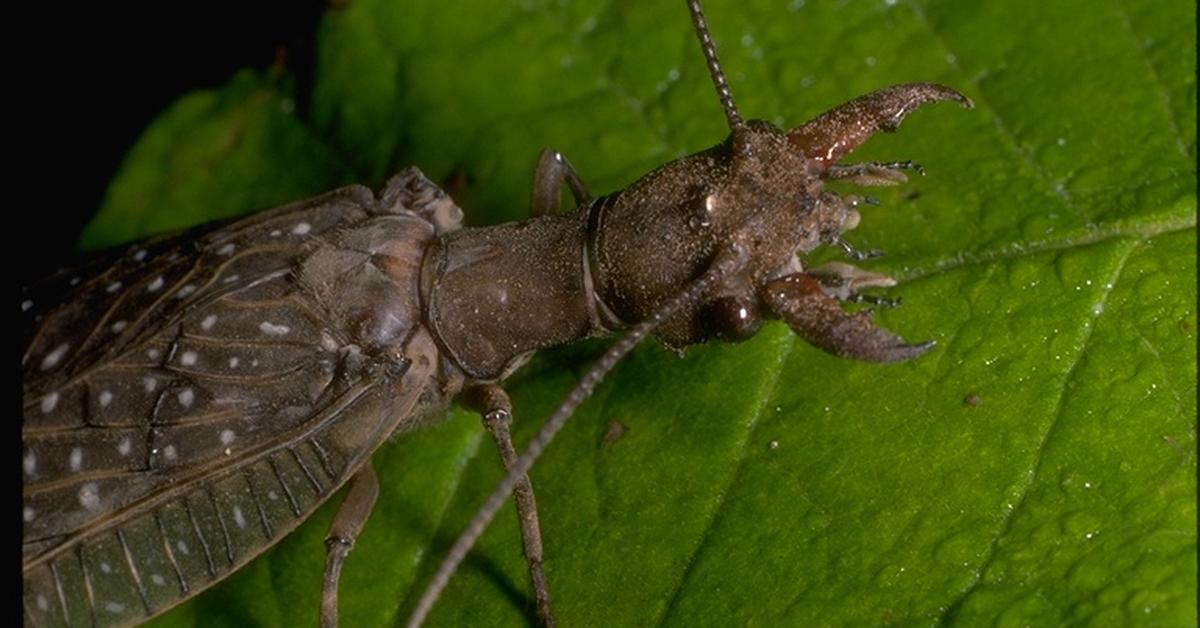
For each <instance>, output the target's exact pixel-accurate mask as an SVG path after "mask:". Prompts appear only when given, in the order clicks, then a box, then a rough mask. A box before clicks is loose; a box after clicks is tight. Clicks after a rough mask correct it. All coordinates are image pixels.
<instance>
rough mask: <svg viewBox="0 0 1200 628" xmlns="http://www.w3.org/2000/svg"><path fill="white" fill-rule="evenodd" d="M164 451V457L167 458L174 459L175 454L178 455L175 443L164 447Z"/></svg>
mask: <svg viewBox="0 0 1200 628" xmlns="http://www.w3.org/2000/svg"><path fill="white" fill-rule="evenodd" d="M162 453H163V458H166V459H167V460H174V459H175V456H176V455H178V452H176V451H175V446H174V445H167V446H166V447H163V452H162Z"/></svg>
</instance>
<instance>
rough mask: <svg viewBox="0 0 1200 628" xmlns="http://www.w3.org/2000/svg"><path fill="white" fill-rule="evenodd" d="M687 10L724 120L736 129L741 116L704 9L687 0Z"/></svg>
mask: <svg viewBox="0 0 1200 628" xmlns="http://www.w3.org/2000/svg"><path fill="white" fill-rule="evenodd" d="M687 5H688V10H689V11H691V13H692V24H693V25H694V26H695V27H696V37H699V38H700V50H702V51H703V52H704V61H705V62H706V63H707V64H708V74H709V76H711V77H712V82H713V87H716V88H717V97H718V98H720V99H721V106H722V107H724V108H725V119H726V120H727V121H728V122H729V128H730V129H731V130H732V129H736V128H738V127H740V126H742V125H743V124H745V123H744V122H743V121H742V114H741V113H738V108H737V105H736V104H735V103H734V102H733V92H731V91H730V90H729V82H728V81H726V80H725V72H724V70H722V69H721V62H720V61H719V60H718V59H717V47H716V45H714V44H713V40H712V35H711V34H710V33H709V32H708V21H707V20H705V19H704V9H703V8H701V7H700V0H687Z"/></svg>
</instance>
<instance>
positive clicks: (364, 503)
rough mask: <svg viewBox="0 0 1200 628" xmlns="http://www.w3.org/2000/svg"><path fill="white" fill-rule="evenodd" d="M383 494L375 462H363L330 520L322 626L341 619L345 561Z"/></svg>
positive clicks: (331, 627)
mask: <svg viewBox="0 0 1200 628" xmlns="http://www.w3.org/2000/svg"><path fill="white" fill-rule="evenodd" d="M377 497H379V479H378V478H377V477H376V476H375V469H373V468H372V467H371V462H370V461H367V464H365V465H363V468H362V469H360V470H359V472H358V473H357V474H355V475H354V477H352V478H350V490H349V491H347V492H346V497H345V498H344V499H343V500H342V504H341V505H340V506H339V507H338V511H337V514H335V515H334V516H333V523H331V524H329V534H328V535H326V536H325V547H326V554H325V582H324V588H323V589H322V591H321V627H322V628H335V627H336V626H337V623H338V617H337V611H338V602H337V596H338V579H339V578H340V577H341V575H342V563H343V562H345V560H346V556H347V555H349V554H350V550H351V549H353V548H354V540H355V539H357V538H358V534H359V533H360V532H362V529H363V524H365V523H366V522H367V517H370V516H371V509H372V508H374V507H375V499H376V498H377Z"/></svg>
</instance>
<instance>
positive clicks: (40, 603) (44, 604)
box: [37, 595, 50, 613]
mask: <svg viewBox="0 0 1200 628" xmlns="http://www.w3.org/2000/svg"><path fill="white" fill-rule="evenodd" d="M37 607H38V610H39V611H42V612H43V613H44V612H46V611H48V610H50V602H48V601H46V596H44V595H38V596H37Z"/></svg>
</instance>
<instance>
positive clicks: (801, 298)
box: [761, 273, 933, 362]
mask: <svg viewBox="0 0 1200 628" xmlns="http://www.w3.org/2000/svg"><path fill="white" fill-rule="evenodd" d="M847 294H849V292H848V293H847ZM761 296H762V300H763V302H764V303H766V305H767V307H768V308H770V309H771V311H772V312H774V313H775V314H776V315H778V316H779V317H780V318H782V319H783V320H784V321H786V322H787V324H788V326H789V327H791V328H792V331H794V332H796V334H797V335H799V336H800V337H802V338H804V339H805V340H807V341H808V342H810V343H812V344H813V345H814V346H816V347H817V348H819V349H821V350H823V351H827V352H829V353H832V354H833V355H837V356H841V357H844V358H853V359H856V360H864V361H867V362H899V361H902V360H908V359H911V358H915V357H917V356H918V355H921V354H922V353H925V352H926V351H928V350H929V349H930V347H932V346H933V342H932V341H930V342H922V343H918V344H906V343H905V342H904V341H903V340H901V339H900V337H899V336H897V335H895V334H893V333H892V332H890V331H887V330H886V329H882V328H879V327H876V326H875V323H874V322H872V320H871V312H870V311H869V310H864V311H860V312H855V313H850V312H847V311H845V310H843V309H842V307H841V305H840V304H839V303H838V299H837V298H835V297H834V296H832V295H830V294H829V293H828V292H827V291H826V289H825V287H824V286H823V285H822V282H821V280H820V279H818V278H817V277H815V276H813V275H809V274H806V273H794V274H791V275H786V276H784V277H780V278H779V279H775V280H773V281H770V282H768V283H767V284H766V286H764V287H763V291H762V293H761Z"/></svg>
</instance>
